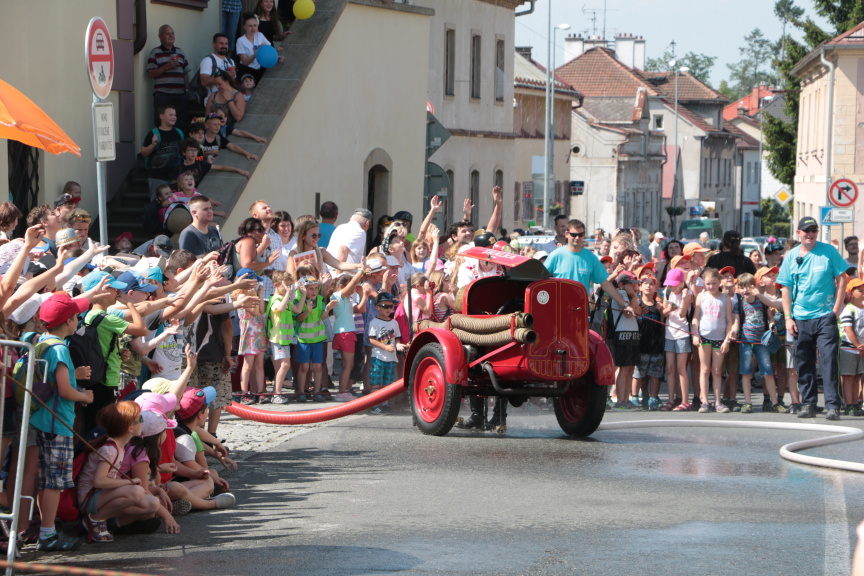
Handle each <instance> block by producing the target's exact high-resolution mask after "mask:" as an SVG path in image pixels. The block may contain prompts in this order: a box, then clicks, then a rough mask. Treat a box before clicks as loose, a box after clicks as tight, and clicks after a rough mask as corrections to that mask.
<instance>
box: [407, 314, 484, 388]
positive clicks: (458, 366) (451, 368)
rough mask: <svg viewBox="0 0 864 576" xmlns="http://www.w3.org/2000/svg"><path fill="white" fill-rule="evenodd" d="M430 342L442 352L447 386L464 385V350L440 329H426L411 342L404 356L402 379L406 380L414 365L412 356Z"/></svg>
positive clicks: (465, 375)
mask: <svg viewBox="0 0 864 576" xmlns="http://www.w3.org/2000/svg"><path fill="white" fill-rule="evenodd" d="M430 342H437V343H438V344H440V345H441V349H442V350H443V351H444V363H445V369H446V370H447V373H446V374H445V375H444V376H445V377H446V378H447V382H448V383H449V384H459V385H460V386H461V385H464V384H465V382H467V381H468V364H467V362H466V360H465V348H463V346H462V342H460V341H459V338H457V337H456V335H455V334H453V332H450V331H449V330H442V329H441V328H427V329H426V330H423V331H422V332H420V333H419V334H417V335H416V336H414V340H412V341H411V347H410V348H409V349H408V354H407V355H406V356H405V374H403V377H404V378H405V379H406V380H407V378H408V375H409V374H410V373H411V365H412V364H413V363H414V356H416V355H417V352H418V351H419V350H420V348H422V347H423V346H424V345H426V344H429V343H430Z"/></svg>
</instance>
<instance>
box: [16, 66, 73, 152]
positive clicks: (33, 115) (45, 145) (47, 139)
mask: <svg viewBox="0 0 864 576" xmlns="http://www.w3.org/2000/svg"><path fill="white" fill-rule="evenodd" d="M0 138H6V139H7V140H17V141H18V142H23V143H24V144H27V145H28V146H34V147H36V148H42V149H44V150H47V151H48V152H50V153H52V154H62V153H63V152H71V153H73V154H75V155H76V156H81V148H79V147H78V145H77V144H75V142H73V141H72V139H71V138H69V136H67V135H66V133H65V132H63V130H61V129H60V127H59V126H57V123H56V122H54V121H53V120H52V119H51V117H50V116H48V115H47V114H45V112H43V111H42V109H41V108H39V106H37V105H36V104H34V103H33V101H32V100H30V99H29V98H27V97H26V96H25V95H24V94H22V93H21V92H19V91H18V90H17V89H15V88H13V87H12V86H10V85H9V84H7V83H6V82H4V81H3V80H0Z"/></svg>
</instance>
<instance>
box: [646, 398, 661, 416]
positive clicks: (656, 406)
mask: <svg viewBox="0 0 864 576" xmlns="http://www.w3.org/2000/svg"><path fill="white" fill-rule="evenodd" d="M660 406H662V404H660V398H658V397H657V396H652V397H651V398H649V399H648V410H650V411H652V412H656V411H657V410H660Z"/></svg>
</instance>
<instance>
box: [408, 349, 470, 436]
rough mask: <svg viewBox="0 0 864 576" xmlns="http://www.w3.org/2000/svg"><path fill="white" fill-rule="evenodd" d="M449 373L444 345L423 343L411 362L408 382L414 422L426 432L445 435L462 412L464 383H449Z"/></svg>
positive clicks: (432, 434) (433, 434)
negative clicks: (447, 375)
mask: <svg viewBox="0 0 864 576" xmlns="http://www.w3.org/2000/svg"><path fill="white" fill-rule="evenodd" d="M446 374H447V369H446V362H445V360H444V351H443V350H442V349H441V345H440V344H438V343H434V342H433V343H429V344H426V345H424V346H423V347H422V348H421V349H420V351H419V352H417V356H415V357H414V362H413V363H412V364H411V373H410V379H409V384H408V395H409V398H410V402H411V411H412V412H413V415H414V424H415V425H416V426H417V428H419V429H420V431H421V432H423V433H424V434H428V435H431V436H444V435H445V434H447V433H448V432H450V430H451V429H452V428H453V425H454V424H455V423H456V418H457V416H459V405H460V404H461V401H462V387H461V386H459V385H457V384H450V383H448V382H447V377H446Z"/></svg>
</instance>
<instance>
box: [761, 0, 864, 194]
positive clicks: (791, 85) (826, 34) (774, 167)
mask: <svg viewBox="0 0 864 576" xmlns="http://www.w3.org/2000/svg"><path fill="white" fill-rule="evenodd" d="M812 2H813V5H814V7H815V11H816V14H818V15H819V16H821V17H822V18H824V19H825V20H827V21H828V23H829V24H830V25H831V27H833V30H828V31H825V30H822V28H820V27H819V26H818V25H817V24H816V23H815V22H814V21H813V19H812V18H810V17H809V16H808V17H804V10H803V9H801V8H799V7H798V6H796V5H795V4H794V3H793V2H791V1H789V0H778V1H777V2H776V3H775V5H774V13H775V15H777V17H778V18H783V20H784V22H786V23H789V24H790V25H792V26H794V27H795V28H797V29H799V30H800V31H801V32H802V33H803V35H804V41H803V43H799V42H797V41H795V40H794V39H792V38H789V37H784V39H783V40H784V41H783V46H784V50H782V52H781V55H780V57H778V58H777V59H776V60H775V61H774V66H775V67H776V69H777V71H778V73H779V75H780V83H779V84H780V86H781V88H782V89H783V90H784V93H785V94H784V96H785V99H786V102H785V104H784V106H783V112H784V113H785V114H786V115H787V116H788V117H789V122H783V121H781V120H780V119H777V118H773V117H771V116H770V115H766V117H765V123H764V127H763V135H764V137H763V142H764V146H765V151H766V154H767V158H766V160H767V161H766V165H767V166H768V169H769V170H770V171H771V174H773V175H774V177H775V178H777V180H779V181H780V182H782V183H783V184H785V185H786V186H788V187H789V190H790V191H792V192H793V193H794V184H795V163H796V147H797V141H798V105H799V101H800V89H801V81H800V80H799V79H798V77H797V76H794V75H793V74H792V69H793V68H794V67H795V65H796V64H797V63H798V62H799V61H800V60H801V59H802V58H803V57H804V56H806V55H807V53H808V52H810V51H811V50H814V49H815V48H816V47H817V46H819V44H821V43H822V42H824V41H826V40H830V39H831V38H833V37H834V36H837V35H839V34H842V33H843V32H846V31H847V30H849V29H850V28H852V27H853V26H855V25H857V24H858V23H859V22H861V21H862V20H864V0H812ZM802 17H803V19H802Z"/></svg>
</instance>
